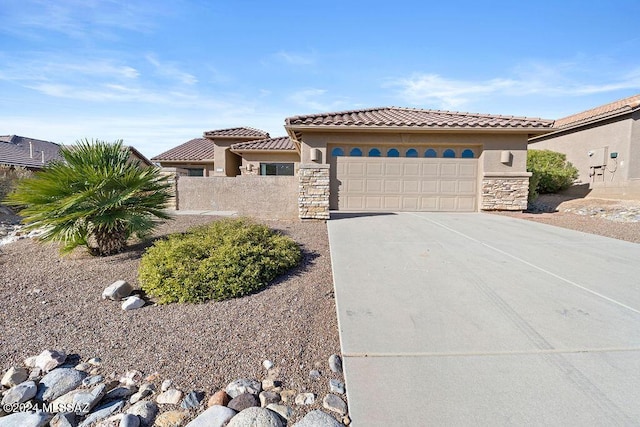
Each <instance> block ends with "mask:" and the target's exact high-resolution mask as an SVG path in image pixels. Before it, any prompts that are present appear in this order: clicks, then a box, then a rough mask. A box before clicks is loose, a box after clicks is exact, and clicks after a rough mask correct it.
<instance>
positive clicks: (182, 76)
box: [146, 54, 198, 86]
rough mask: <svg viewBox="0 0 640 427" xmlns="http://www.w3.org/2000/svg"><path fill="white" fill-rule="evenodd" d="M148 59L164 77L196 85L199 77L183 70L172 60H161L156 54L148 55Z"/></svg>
mask: <svg viewBox="0 0 640 427" xmlns="http://www.w3.org/2000/svg"><path fill="white" fill-rule="evenodd" d="M146 59H147V61H149V63H150V64H151V65H153V66H154V67H155V70H156V73H157V74H158V75H160V76H162V77H166V78H169V79H172V80H176V81H178V82H180V83H182V84H185V85H190V86H191V85H195V84H196V83H198V79H197V78H196V77H195V76H194V75H193V74H190V73H187V72H186V71H182V70H181V69H180V68H179V67H178V66H177V65H176V64H174V63H171V62H160V61H159V60H158V58H156V56H155V55H152V54H149V55H147V56H146Z"/></svg>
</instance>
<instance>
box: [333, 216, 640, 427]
mask: <svg viewBox="0 0 640 427" xmlns="http://www.w3.org/2000/svg"><path fill="white" fill-rule="evenodd" d="M332 218H333V219H332V220H331V221H329V222H328V229H329V240H330V245H331V258H332V263H333V273H334V281H335V289H336V302H337V307H338V321H339V327H340V339H341V344H342V352H343V356H344V366H345V374H346V382H347V389H348V390H347V395H348V398H349V406H350V415H351V418H352V420H353V422H354V424H353V425H355V426H426V425H456V426H458V425H492V426H494V425H640V245H638V244H633V243H628V242H623V241H619V240H614V239H608V238H605V237H600V236H594V235H589V234H584V233H580V232H576V231H571V230H566V229H561V228H556V227H551V226H548V225H544V224H539V223H533V222H528V221H523V220H518V219H514V218H509V217H504V216H497V215H490V214H439V213H399V214H388V215H368V216H350V215H348V214H337V215H336V214H334V215H333V216H332Z"/></svg>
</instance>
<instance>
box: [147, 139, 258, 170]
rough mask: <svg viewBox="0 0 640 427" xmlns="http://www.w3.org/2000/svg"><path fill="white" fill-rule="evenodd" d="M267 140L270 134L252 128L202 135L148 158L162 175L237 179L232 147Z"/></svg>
mask: <svg viewBox="0 0 640 427" xmlns="http://www.w3.org/2000/svg"><path fill="white" fill-rule="evenodd" d="M265 138H269V134H268V133H267V132H264V131H262V130H259V129H254V128H251V127H237V128H229V129H218V130H211V131H207V132H204V134H203V137H202V138H194V139H191V140H189V141H187V142H185V143H184V144H180V145H178V146H177V147H174V148H172V149H170V150H168V151H165V152H163V153H161V154H158V155H157V156H154V157H152V158H151V160H152V161H154V162H157V163H159V164H160V166H162V168H163V169H164V170H165V172H169V171H174V172H175V173H177V174H178V175H186V176H203V177H208V176H237V175H239V174H240V166H241V164H242V159H241V158H240V156H238V155H236V154H234V153H233V152H232V151H231V146H232V145H234V144H238V143H242V142H247V141H255V140H258V139H265Z"/></svg>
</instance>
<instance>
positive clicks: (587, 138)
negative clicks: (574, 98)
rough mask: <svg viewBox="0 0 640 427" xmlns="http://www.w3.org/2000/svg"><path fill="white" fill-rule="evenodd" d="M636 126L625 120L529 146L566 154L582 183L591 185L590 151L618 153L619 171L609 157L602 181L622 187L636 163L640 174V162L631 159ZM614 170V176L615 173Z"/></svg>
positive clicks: (572, 131) (549, 137)
mask: <svg viewBox="0 0 640 427" xmlns="http://www.w3.org/2000/svg"><path fill="white" fill-rule="evenodd" d="M633 124H634V123H633V120H631V118H629V117H628V118H627V119H622V120H618V119H617V120H610V121H608V122H600V123H598V124H595V125H591V126H586V127H582V128H577V129H574V130H570V131H567V132H561V133H557V134H554V135H549V136H543V137H540V138H535V139H533V140H532V141H531V142H530V144H529V148H530V149H534V150H553V151H558V152H560V153H564V154H566V155H567V160H568V161H570V162H571V163H572V164H573V165H574V166H575V167H577V168H578V171H579V173H580V176H579V177H578V179H579V180H580V182H581V183H591V182H592V179H591V177H590V176H589V173H590V172H591V170H590V167H589V166H590V163H591V161H592V160H593V159H591V158H590V157H589V155H588V153H589V151H594V152H595V151H597V150H599V149H602V148H605V147H606V148H607V151H608V153H611V152H617V153H618V159H617V163H618V164H617V169H616V168H615V162H614V161H613V160H612V159H610V158H608V155H607V159H606V161H607V168H606V169H607V170H605V172H604V176H603V177H602V178H603V179H602V181H604V182H607V183H610V184H615V185H620V184H621V183H622V182H624V181H627V180H628V179H629V178H630V176H631V175H632V174H631V170H630V166H634V163H635V168H636V170H637V169H638V165H640V158H639V159H637V160H638V161H635V162H632V158H631V151H630V149H631V147H630V140H631V135H632V131H633V127H634V126H633ZM639 142H640V141H639ZM614 170H615V172H612V171H614ZM634 172H636V171H634ZM636 173H637V172H636Z"/></svg>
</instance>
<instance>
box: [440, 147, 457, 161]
mask: <svg viewBox="0 0 640 427" xmlns="http://www.w3.org/2000/svg"><path fill="white" fill-rule="evenodd" d="M442 157H444V158H445V159H453V158H455V157H456V152H455V151H454V150H452V149H451V148H447V149H446V150H444V152H443V153H442Z"/></svg>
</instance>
